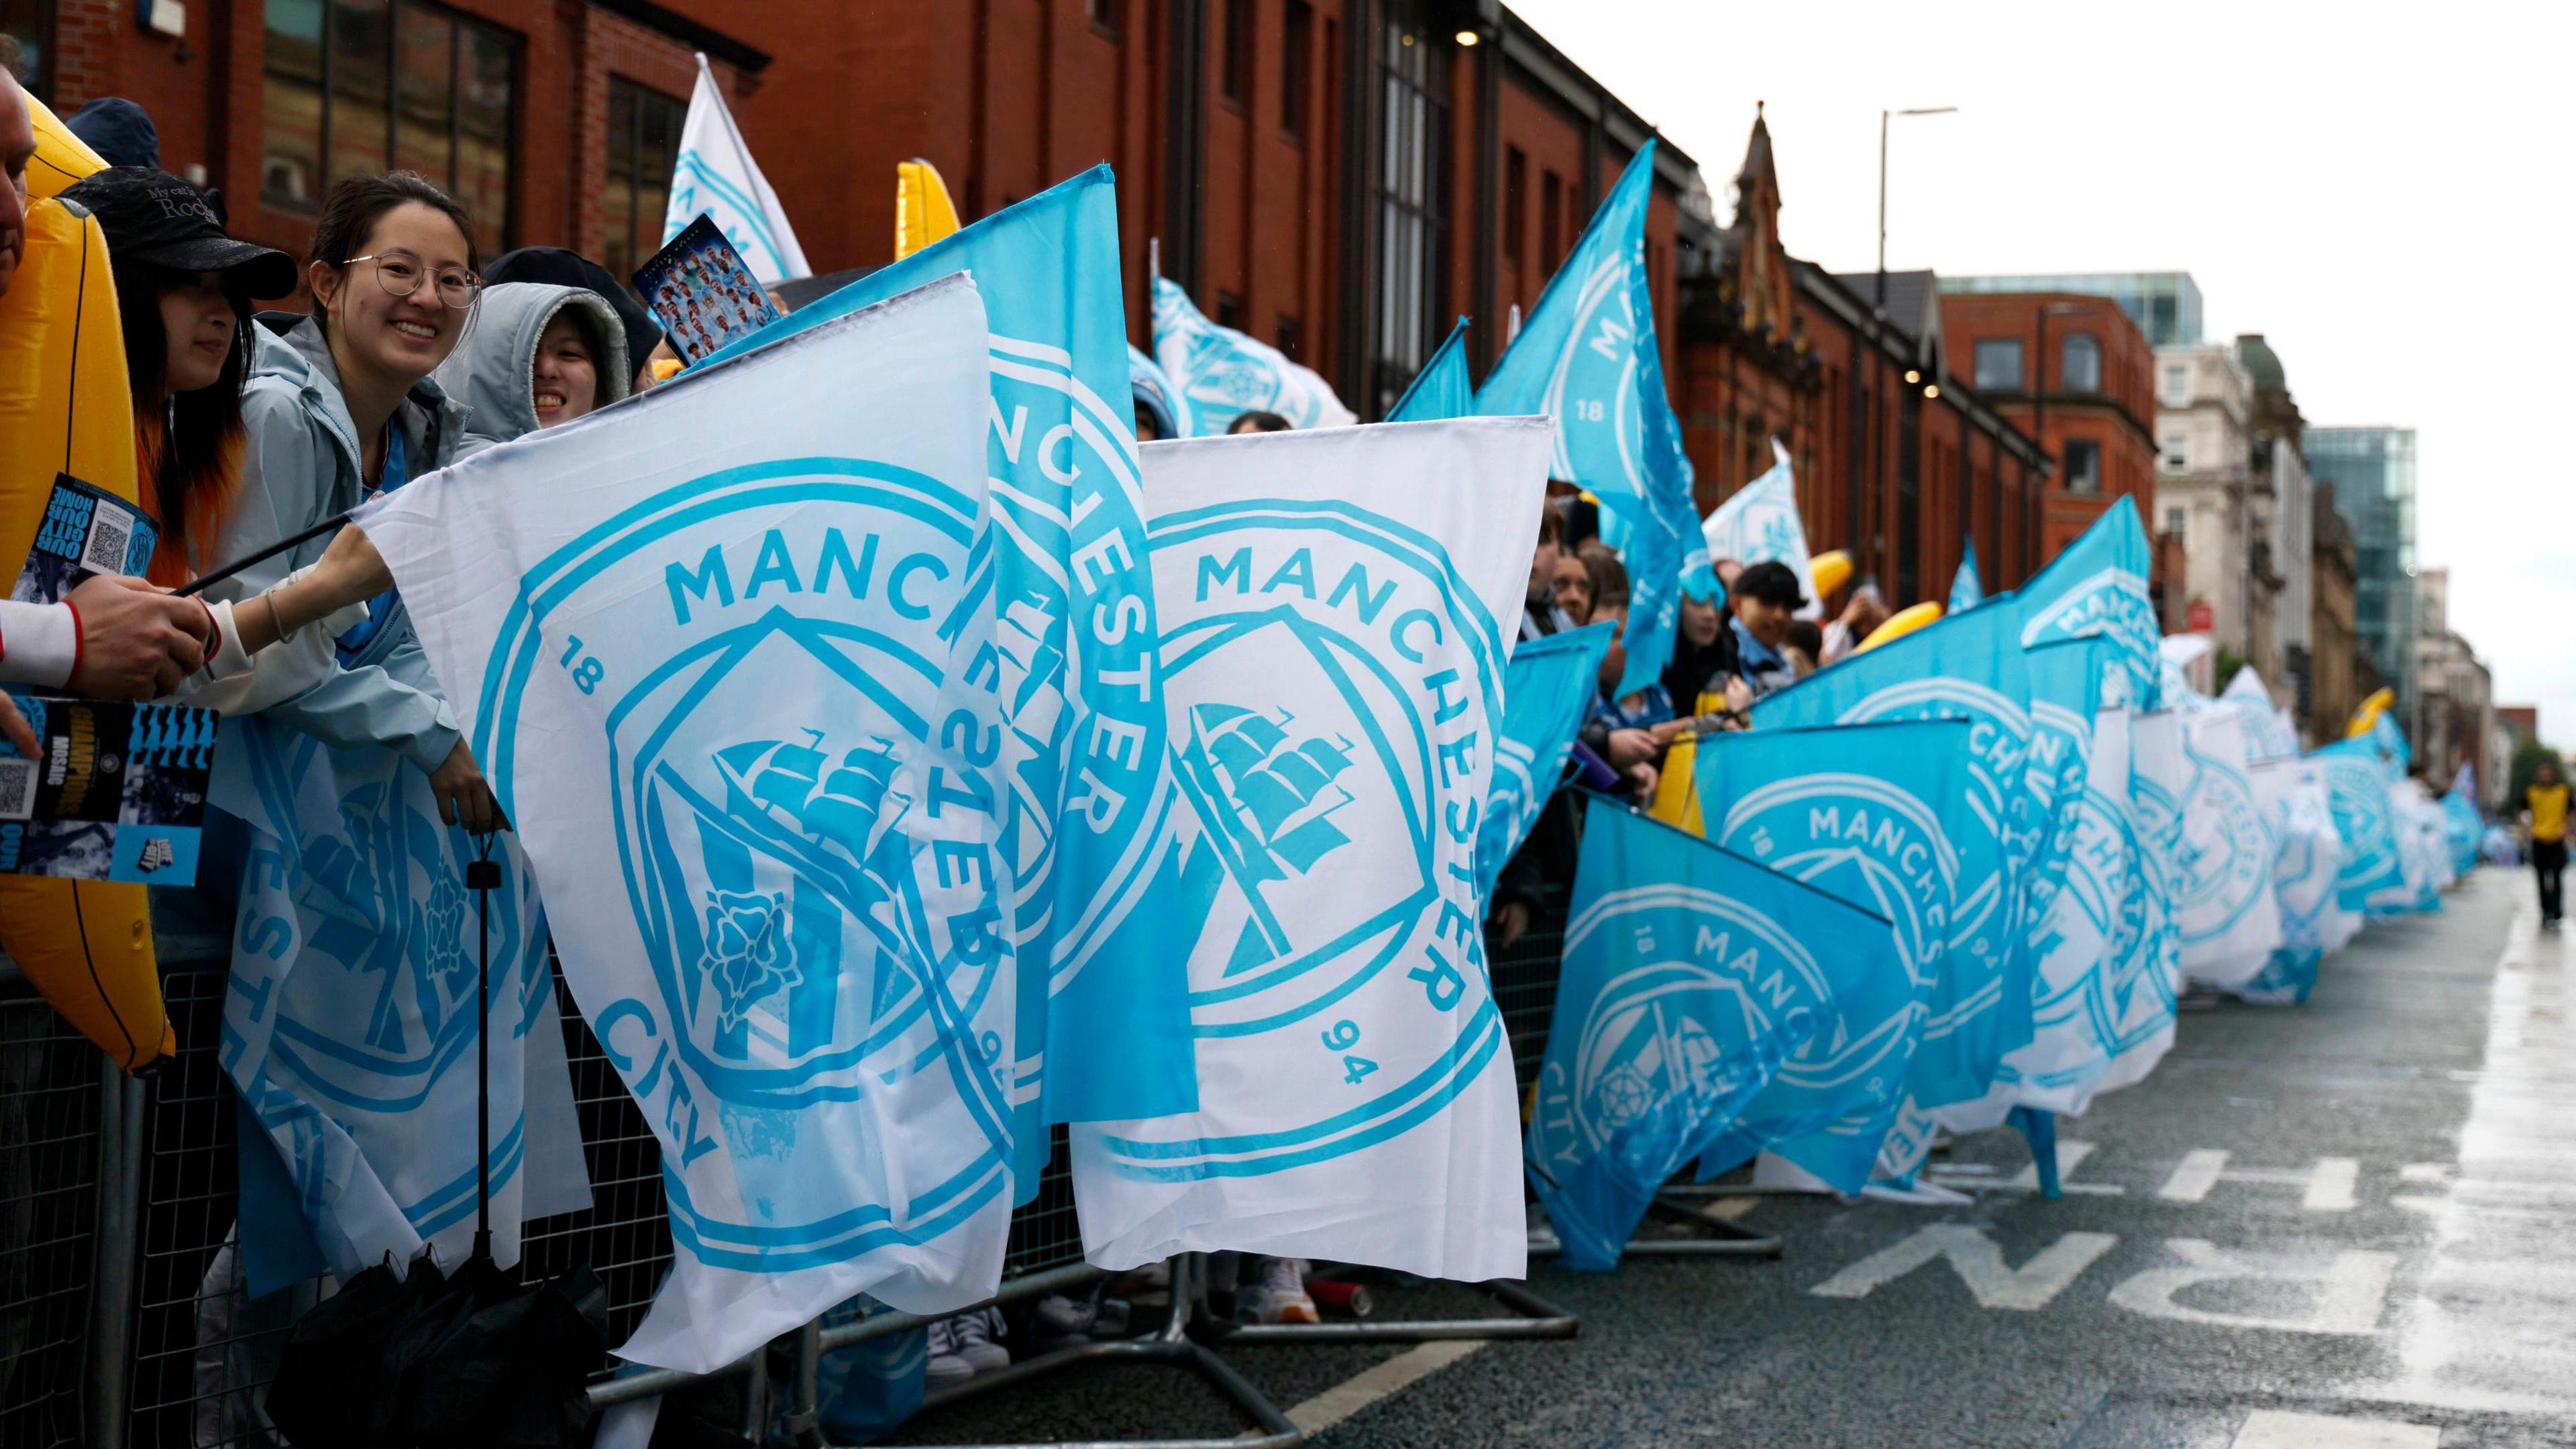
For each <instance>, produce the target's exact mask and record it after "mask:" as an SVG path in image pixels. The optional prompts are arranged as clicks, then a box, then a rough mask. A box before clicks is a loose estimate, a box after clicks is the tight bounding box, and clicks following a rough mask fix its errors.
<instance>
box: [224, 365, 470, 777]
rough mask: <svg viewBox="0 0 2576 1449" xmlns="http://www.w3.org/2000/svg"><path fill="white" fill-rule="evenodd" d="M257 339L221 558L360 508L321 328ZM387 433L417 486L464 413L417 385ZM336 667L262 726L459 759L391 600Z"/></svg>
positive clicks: (456, 432)
mask: <svg viewBox="0 0 2576 1449" xmlns="http://www.w3.org/2000/svg"><path fill="white" fill-rule="evenodd" d="M254 330H255V331H256V333H257V341H258V350H257V354H256V355H255V356H254V357H253V359H252V362H251V372H250V377H249V379H248V380H247V381H246V382H245V383H244V385H243V388H242V419H243V422H244V423H245V424H246V425H247V427H248V429H249V433H250V439H249V443H250V446H249V447H248V448H246V449H244V450H243V458H242V478H241V487H240V490H239V492H238V493H237V494H236V495H235V502H234V505H233V513H232V516H231V518H230V520H229V521H228V522H227V523H226V525H225V528H224V537H225V543H226V547H227V550H228V551H229V552H232V553H233V554H235V555H236V556H238V555H239V554H242V553H248V552H250V551H251V550H253V549H256V548H259V547H261V546H263V545H265V544H269V543H273V542H275V541H276V540H278V539H281V538H285V537H287V536H289V535H290V534H294V533H298V532H300V531H302V530H304V529H306V528H310V527H312V526H313V525H314V524H316V523H319V522H321V521H322V520H323V519H325V518H328V517H330V516H331V515H332V514H335V513H339V512H343V511H345V510H347V509H350V508H355V507H356V506H357V505H358V504H359V503H360V502H361V501H363V500H364V499H365V498H366V496H367V489H366V485H365V481H364V479H365V473H364V471H363V468H362V464H361V461H360V460H361V457H362V454H361V453H360V450H359V447H358V430H357V424H355V423H354V422H352V421H350V418H349V408H348V404H347V403H346V402H345V401H343V400H342V398H341V395H340V376H339V370H338V368H336V367H335V366H334V365H333V364H332V361H331V348H330V344H329V343H328V342H327V341H325V340H324V338H323V336H322V330H321V328H320V327H319V326H318V325H316V324H315V323H314V321H313V320H312V319H311V318H309V317H308V318H306V319H305V320H303V321H301V322H298V323H297V324H295V326H294V327H293V328H292V329H290V330H289V331H288V332H287V333H286V334H285V335H284V336H276V335H273V334H271V333H269V332H268V331H267V330H266V329H265V328H259V329H254ZM393 425H394V426H395V427H397V428H399V429H401V430H402V436H403V459H404V472H405V475H406V476H407V477H409V478H418V477H420V476H421V475H422V474H425V473H428V472H429V471H431V470H432V469H435V468H443V467H445V466H447V464H449V463H450V462H453V461H454V460H455V454H456V450H457V447H458V446H459V444H461V443H462V442H463V440H464V436H465V409H464V408H463V407H462V406H461V405H459V404H458V403H456V402H454V401H451V400H450V399H449V398H448V396H447V394H446V393H445V392H443V391H441V390H440V388H439V387H438V385H437V384H436V383H435V382H432V381H430V380H428V379H423V380H422V381H421V382H419V383H417V384H415V385H414V386H413V388H412V390H411V393H410V395H409V396H408V397H407V398H405V399H404V400H403V403H402V405H401V406H400V407H398V408H396V409H395V410H394V419H393ZM328 543H329V540H327V539H319V538H317V539H313V540H311V541H309V542H306V543H303V544H300V545H298V546H297V547H295V548H294V549H291V550H289V551H287V552H285V553H281V554H276V555H273V556H271V557H269V558H265V559H262V560H260V561H259V562H258V563H256V564H253V565H251V566H250V567H249V568H246V569H244V570H242V571H241V572H240V573H238V574H236V575H234V576H233V577H231V578H229V579H226V580H225V581H223V582H222V583H220V584H217V585H215V586H214V587H213V588H212V589H210V590H208V592H209V594H211V595H212V596H214V597H216V598H226V599H233V600H237V601H238V600H242V599H248V598H250V597H252V596H254V595H256V594H258V593H259V592H260V591H261V590H263V589H266V588H267V587H268V586H270V585H271V584H274V583H276V582H277V581H278V580H279V579H282V578H284V577H285V576H286V575H287V574H288V573H290V572H292V571H294V570H295V569H298V568H301V567H303V566H304V565H306V564H309V563H312V562H314V561H315V560H317V559H319V558H321V557H322V550H323V549H324V548H325V547H327V546H328ZM342 662H343V663H344V664H345V665H346V667H345V668H343V669H341V670H339V671H337V672H335V673H333V674H332V675H331V676H330V677H329V678H327V679H325V680H323V681H322V682H321V683H319V684H316V685H314V686H313V687H312V688H311V689H308V690H306V691H304V692H303V693H302V694H299V695H297V696H295V697H294V698H293V699H290V700H287V701H285V702H284V703H281V704H276V705H272V706H270V707H269V708H268V709H267V710H266V711H265V713H264V717H265V718H268V719H271V720H274V721H276V722H277V723H280V724H285V725H291V726H293V727H294V728H296V729H299V730H302V731H303V732H304V733H306V734H309V735H311V736H313V737H314V738H316V739H318V740H320V741H322V742H323V743H324V744H327V745H332V746H334V747H337V748H341V749H351V748H356V747H359V746H363V745H381V746H383V747H385V748H386V749H389V750H394V751H396V752H398V753H400V754H401V755H403V756H404V757H405V758H406V759H409V760H410V761H411V762H412V763H414V764H416V765H418V766H420V767H421V768H422V769H424V770H435V769H437V768H438V767H439V766H440V765H442V764H444V763H445V762H446V760H447V756H448V754H449V752H451V751H452V750H454V749H455V747H456V740H457V731H456V717H455V715H454V714H453V713H452V712H451V711H449V709H448V707H447V702H446V700H445V698H444V697H443V696H442V695H441V694H440V692H439V688H438V683H437V681H436V679H435V678H433V677H432V676H431V674H430V669H429V661H428V659H427V658H426V656H424V655H423V654H422V652H421V647H420V640H419V639H418V638H417V637H415V636H414V635H413V633H412V628H411V619H410V617H409V616H408V615H406V614H404V613H403V610H402V605H401V602H400V598H399V596H397V598H396V601H395V603H394V606H393V612H392V613H391V614H390V615H388V616H387V617H386V619H385V621H384V623H383V625H382V627H380V628H379V629H377V631H376V632H375V634H374V636H373V637H372V638H370V639H369V640H368V641H367V643H366V645H365V647H364V648H363V649H361V650H360V651H359V652H358V653H357V655H356V656H355V657H352V658H345V659H344V660H343V661H342Z"/></svg>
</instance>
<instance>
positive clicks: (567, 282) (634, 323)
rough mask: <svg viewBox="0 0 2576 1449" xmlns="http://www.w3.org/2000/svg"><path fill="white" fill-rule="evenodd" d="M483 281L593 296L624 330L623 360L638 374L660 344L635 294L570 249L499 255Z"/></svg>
mask: <svg viewBox="0 0 2576 1449" xmlns="http://www.w3.org/2000/svg"><path fill="white" fill-rule="evenodd" d="M483 280H484V281H486V282H489V283H492V284H494V285H496V286H497V285H498V284H500V283H502V282H548V283H552V284H553V285H555V286H558V287H579V288H581V289H582V290H583V291H586V292H596V293H598V294H599V296H600V298H601V300H603V301H605V302H607V303H608V306H609V310H611V311H613V312H615V313H616V314H617V324H618V325H619V326H620V327H623V328H625V329H626V357H627V360H628V361H630V362H632V363H634V364H635V367H636V369H637V370H638V371H641V370H642V369H643V367H644V359H645V358H647V357H650V356H652V355H653V349H654V348H656V347H658V346H660V345H661V343H662V328H661V325H660V324H659V323H657V322H655V321H654V320H653V314H652V313H650V312H647V311H645V310H644V304H643V303H641V302H638V301H636V300H635V294H634V293H632V292H630V291H628V290H626V288H625V287H624V286H623V285H622V284H620V283H619V282H618V280H617V278H616V277H614V276H612V275H611V274H610V273H609V270H608V268H606V267H603V266H601V265H600V264H599V263H597V262H594V261H592V260H591V259H590V258H588V257H586V256H583V255H582V254H581V253H579V252H577V251H574V250H573V249H572V248H570V247H521V248H519V249H518V250H517V251H509V252H503V253H502V254H501V255H499V256H497V257H494V258H493V259H492V264H491V265H490V266H488V267H485V268H484V269H483Z"/></svg>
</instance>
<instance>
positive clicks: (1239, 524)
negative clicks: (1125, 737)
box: [1072, 418, 1550, 1280]
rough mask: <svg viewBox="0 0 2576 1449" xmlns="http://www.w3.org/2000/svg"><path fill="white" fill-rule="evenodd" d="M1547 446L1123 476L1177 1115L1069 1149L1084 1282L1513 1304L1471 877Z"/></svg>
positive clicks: (1443, 434) (1503, 1089)
mask: <svg viewBox="0 0 2576 1449" xmlns="http://www.w3.org/2000/svg"><path fill="white" fill-rule="evenodd" d="M1549 433H1550V424H1549V422H1548V420H1547V419H1545V418H1467V419H1461V420H1457V421H1452V422H1437V423H1390V424H1381V425H1379V426H1376V427H1369V428H1345V429H1334V430H1331V431H1326V432H1315V433H1268V434H1256V435H1248V436H1244V437H1236V438H1202V439H1192V440H1187V441H1181V442H1171V443H1155V444H1152V445H1150V446H1148V447H1147V448H1145V449H1144V458H1145V476H1146V490H1145V496H1146V499H1147V501H1148V503H1149V505H1150V512H1149V515H1148V518H1149V523H1150V528H1151V541H1152V546H1153V551H1152V555H1151V556H1152V559H1153V566H1154V590H1155V603H1156V606H1157V608H1158V609H1159V610H1160V612H1161V619H1162V628H1163V643H1162V652H1161V655H1160V659H1159V663H1160V671H1159V672H1160V674H1161V676H1162V679H1163V688H1164V701H1165V707H1166V709H1167V710H1168V711H1169V733H1170V738H1171V741H1172V746H1171V748H1172V751H1173V754H1174V756H1175V763H1174V774H1175V775H1176V777H1177V778H1178V780H1179V783H1180V787H1181V789H1182V791H1183V793H1184V794H1185V795H1186V796H1187V798H1188V801H1189V805H1190V812H1189V816H1188V819H1187V821H1186V825H1187V826H1188V828H1189V833H1188V834H1186V835H1185V837H1184V840H1183V846H1182V849H1183V856H1182V859H1183V861H1184V866H1183V875H1184V878H1185V880H1186V881H1187V882H1188V883H1189V885H1190V887H1191V888H1192V889H1193V890H1194V891H1196V892H1197V894H1196V895H1195V896H1194V897H1193V898H1191V899H1189V900H1185V901H1183V902H1181V903H1179V905H1178V906H1177V907H1176V908H1175V909H1174V912H1173V914H1172V916H1171V917H1170V919H1169V921H1168V924H1169V926H1171V927H1172V928H1173V929H1176V930H1178V931H1180V932H1182V933H1183V935H1182V939H1183V940H1184V941H1186V942H1187V943H1188V944H1187V945H1186V946H1184V947H1183V948H1181V949H1178V950H1176V951H1174V952H1173V954H1172V958H1171V961H1170V969H1172V970H1174V971H1175V972H1176V973H1185V974H1186V979H1187V980H1188V983H1189V988H1190V1003H1191V1022H1192V1029H1193V1030H1194V1031H1195V1032H1196V1034H1197V1039H1198V1069H1199V1103H1198V1109H1197V1110H1196V1111H1194V1112H1180V1113H1175V1114H1172V1115H1170V1116H1164V1117H1157V1118H1152V1119H1148V1120H1139V1121H1132V1122H1101V1123H1076V1124H1074V1127H1073V1129H1072V1143H1073V1175H1074V1193H1075V1198H1076V1201H1077V1202H1078V1203H1079V1205H1080V1207H1081V1210H1082V1234H1083V1246H1084V1250H1085V1253H1086V1255H1087V1256H1088V1257H1089V1258H1090V1260H1091V1261H1092V1262H1093V1263H1094V1264H1097V1265H1099V1266H1101V1267H1104V1268H1111V1269H1124V1268H1133V1267H1136V1266H1139V1265H1141V1264H1145V1263H1152V1262H1158V1261H1160V1260H1162V1259H1164V1258H1166V1257H1169V1256H1170V1255H1172V1254H1174V1253H1179V1252H1190V1251H1197V1250H1203V1249H1219V1248H1235V1249H1242V1250H1245V1251H1248V1252H1256V1253H1268V1254H1273V1255H1277V1256H1281V1257H1298V1258H1331V1259H1337V1260H1340V1261H1345V1262H1357V1263H1369V1264H1376V1265H1379V1266H1384V1267H1391V1268H1398V1269H1402V1270H1404V1271H1407V1272H1414V1273H1422V1274H1426V1275H1430V1276H1435V1277H1450V1278H1461V1279H1470V1280H1481V1279H1486V1278H1496V1277H1518V1276H1520V1274H1521V1272H1522V1269H1523V1266H1524V1264H1525V1260H1526V1256H1527V1250H1528V1246H1529V1244H1528V1238H1527V1236H1526V1232H1525V1228H1524V1224H1523V1222H1522V1217H1521V1184H1520V1180H1519V1170H1518V1158H1519V1146H1520V1139H1519V1131H1518V1127H1519V1123H1518V1113H1517V1111H1516V1102H1515V1094H1514V1091H1513V1084H1512V1063H1511V1051H1510V1047H1509V1044H1508V1042H1507V1041H1506V1039H1505V1035H1504V1031H1503V1022H1502V1017H1501V1014H1500V1012H1499V1011H1498V1010H1497V1008H1496V1006H1495V1004H1494V999H1493V995H1492V992H1491V990H1490V988H1489V985H1488V977H1487V971H1486V961H1485V954H1484V923H1483V919H1482V909H1483V905H1484V902H1483V901H1482V899H1480V898H1479V896H1478V894H1477V890H1476V852H1477V837H1478V833H1479V823H1480V819H1479V818H1480V816H1481V815H1482V814H1483V810H1484V806H1485V802H1486V800H1487V798H1488V795H1489V793H1490V791H1491V788H1492V776H1493V770H1494V756H1495V751H1496V748H1497V736H1498V734H1499V732H1500V731H1501V730H1502V729H1503V721H1504V703H1503V695H1504V681H1505V669H1506V667H1507V666H1508V664H1509V662H1510V653H1511V649H1512V640H1513V636H1514V633H1515V630H1514V628H1513V627H1512V626H1513V625H1515V624H1516V623H1517V621H1518V618H1519V614H1520V609H1521V599H1522V595H1523V593H1524V591H1525V589H1526V587H1527V581H1528V578H1529V561H1530V556H1531V551H1532V549H1533V548H1534V547H1535V546H1536V544H1537V535H1538V515H1539V500H1540V498H1541V496H1542V495H1543V493H1544V490H1545V487H1546V482H1547V456H1548V446H1549Z"/></svg>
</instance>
